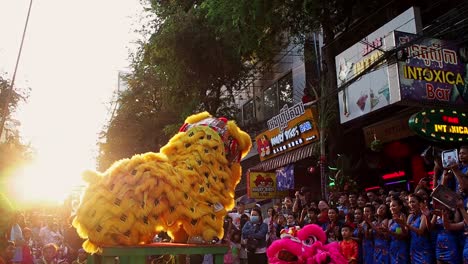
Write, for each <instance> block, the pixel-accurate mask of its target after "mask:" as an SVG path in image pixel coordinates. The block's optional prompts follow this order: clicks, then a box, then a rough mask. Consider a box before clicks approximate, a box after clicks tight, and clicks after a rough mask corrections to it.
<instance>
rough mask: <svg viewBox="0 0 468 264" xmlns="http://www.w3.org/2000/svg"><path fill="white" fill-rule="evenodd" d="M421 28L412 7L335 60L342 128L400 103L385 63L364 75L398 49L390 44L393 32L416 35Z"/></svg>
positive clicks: (418, 18) (396, 83)
mask: <svg viewBox="0 0 468 264" xmlns="http://www.w3.org/2000/svg"><path fill="white" fill-rule="evenodd" d="M420 24H421V23H420V16H419V11H418V9H417V8H413V7H412V8H410V9H408V10H406V11H405V12H403V13H402V14H400V15H399V16H397V17H395V18H394V19H392V20H391V21H390V22H388V23H386V24H385V25H383V26H382V27H380V28H379V29H377V30H376V31H374V32H372V33H371V34H369V35H368V36H367V37H365V38H364V39H362V40H361V41H359V42H358V43H356V44H354V45H353V46H351V47H350V48H348V49H346V50H345V51H343V52H342V53H340V54H339V55H338V56H336V57H335V65H336V74H337V76H336V77H337V78H336V79H337V86H338V89H339V92H338V103H339V108H340V121H341V123H342V124H343V123H346V122H348V121H350V120H353V119H355V118H358V117H360V116H363V115H366V114H368V113H370V112H373V111H376V110H377V109H381V108H383V107H385V106H388V105H390V104H393V103H396V102H398V101H399V99H400V98H399V90H398V79H397V78H396V76H395V74H393V73H392V72H389V70H388V67H387V66H386V61H382V63H381V64H379V65H377V66H376V67H373V68H372V70H370V71H368V72H367V73H365V74H363V75H362V73H363V72H364V71H366V70H368V69H369V68H370V67H371V65H374V64H376V63H377V61H379V60H380V59H381V57H382V56H383V55H384V53H385V52H386V51H387V50H390V49H392V48H394V47H395V43H394V42H389V41H387V37H388V36H390V35H392V31H394V30H396V29H398V30H400V31H405V32H410V33H417V32H419V30H420ZM360 75H362V76H361V77H360V78H359V79H354V78H355V77H356V76H360ZM392 78H393V79H395V80H393V79H392ZM351 80H353V81H351ZM348 82H350V83H348ZM343 86H344V87H343ZM341 87H343V88H341Z"/></svg>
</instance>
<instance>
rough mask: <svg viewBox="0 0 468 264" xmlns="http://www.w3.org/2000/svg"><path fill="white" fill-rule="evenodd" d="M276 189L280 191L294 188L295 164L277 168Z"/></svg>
mask: <svg viewBox="0 0 468 264" xmlns="http://www.w3.org/2000/svg"><path fill="white" fill-rule="evenodd" d="M276 189H277V190H278V191H288V190H294V164H289V165H287V166H284V167H281V168H278V169H277V170H276Z"/></svg>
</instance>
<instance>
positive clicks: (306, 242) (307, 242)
mask: <svg viewBox="0 0 468 264" xmlns="http://www.w3.org/2000/svg"><path fill="white" fill-rule="evenodd" d="M315 242H317V238H316V237H315V236H309V237H307V238H306V239H304V240H303V241H302V244H304V246H308V247H310V246H312V245H313V244H314V243H315Z"/></svg>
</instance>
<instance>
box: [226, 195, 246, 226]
mask: <svg viewBox="0 0 468 264" xmlns="http://www.w3.org/2000/svg"><path fill="white" fill-rule="evenodd" d="M245 214H246V213H245V204H244V202H242V201H239V202H237V212H232V213H229V214H228V215H229V216H230V217H231V218H232V223H233V224H234V226H235V227H236V228H237V229H239V230H241V216H242V215H245Z"/></svg>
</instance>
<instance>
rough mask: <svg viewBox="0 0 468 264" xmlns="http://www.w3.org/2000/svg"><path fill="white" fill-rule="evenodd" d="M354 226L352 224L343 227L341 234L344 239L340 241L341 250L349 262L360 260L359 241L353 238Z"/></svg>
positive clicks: (354, 263) (353, 263)
mask: <svg viewBox="0 0 468 264" xmlns="http://www.w3.org/2000/svg"><path fill="white" fill-rule="evenodd" d="M352 233H353V228H352V227H351V226H350V225H346V224H345V225H343V227H341V236H342V237H343V240H342V241H340V242H339V245H340V252H341V254H343V256H344V257H345V259H346V260H347V261H348V263H349V264H357V260H358V254H359V249H358V243H357V242H356V241H355V240H353V239H352Z"/></svg>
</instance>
